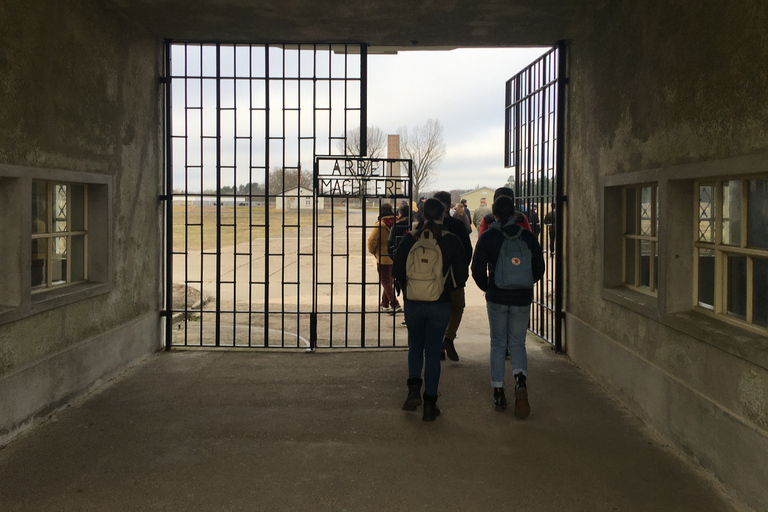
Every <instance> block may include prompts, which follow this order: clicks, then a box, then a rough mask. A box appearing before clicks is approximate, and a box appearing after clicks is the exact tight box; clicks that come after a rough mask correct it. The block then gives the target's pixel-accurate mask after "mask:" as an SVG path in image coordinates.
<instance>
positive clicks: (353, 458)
mask: <svg viewBox="0 0 768 512" xmlns="http://www.w3.org/2000/svg"><path fill="white" fill-rule="evenodd" d="M467 313H468V315H467V316H468V321H466V322H465V323H464V325H463V326H462V329H461V331H460V341H459V342H458V343H457V348H458V350H459V353H460V356H461V360H460V361H459V362H458V363H452V362H446V363H445V364H444V365H443V371H442V378H441V386H440V392H441V397H440V399H439V402H438V403H439V405H440V407H441V408H442V414H441V416H440V417H439V418H438V419H437V420H436V421H435V422H434V423H432V424H429V423H425V422H423V421H421V411H419V412H417V413H409V412H404V411H402V410H401V409H400V406H401V405H402V401H403V400H404V398H405V394H406V388H405V379H406V376H407V374H406V351H405V350H394V351H368V352H365V351H357V352H343V353H342V352H327V351H326V352H319V353H315V354H305V353H296V352H291V353H286V352H283V353H276V352H242V351H240V352H232V351H229V352H212V351H175V352H170V353H160V354H157V355H154V356H150V357H149V358H148V359H146V360H145V361H144V362H143V363H141V364H140V365H138V366H136V367H133V368H132V369H129V370H128V371H127V372H126V373H125V374H124V376H123V377H122V378H121V379H119V380H118V381H116V382H114V383H113V384H111V385H110V386H108V387H106V388H104V389H103V390H102V391H100V392H98V393H95V394H93V395H92V396H90V397H87V398H86V399H85V400H81V401H79V402H78V403H75V404H73V405H72V406H71V407H70V408H68V409H66V410H64V411H62V412H61V413H59V414H57V415H56V416H55V418H54V419H53V420H52V421H50V422H49V423H47V424H45V425H42V426H40V427H38V428H37V429H35V430H33V431H30V432H29V433H27V434H25V435H23V436H22V437H20V438H18V439H17V440H15V441H14V442H12V443H11V444H10V445H8V446H7V447H5V448H4V449H3V450H0V510H28V511H35V510H61V511H66V510H77V511H85V510H99V511H102V510H334V511H338V510H355V511H359V510H422V509H425V510H482V511H487V510H510V509H515V510H531V511H553V510H568V511H589V512H595V511H615V510H621V511H625V512H627V511H648V510H670V511H671V510H674V511H680V510H691V511H693V510H695V511H697V512H708V511H711V512H724V511H728V510H746V509H745V508H739V506H737V505H736V504H734V503H733V502H732V501H731V500H730V499H729V498H728V497H727V496H725V495H724V494H722V493H721V492H720V491H719V490H718V488H717V487H716V486H715V485H714V484H713V483H711V482H710V481H709V480H708V479H707V478H705V477H704V476H702V474H701V473H699V472H698V471H697V470H695V469H693V467H692V466H690V465H688V464H687V463H686V462H684V461H683V460H682V459H680V458H679V457H678V456H677V455H676V454H675V453H673V452H672V451H671V450H670V449H669V448H668V447H667V446H666V444H665V443H664V442H663V441H661V440H660V439H659V438H657V437H655V436H654V435H652V434H651V433H650V432H649V431H648V430H647V429H646V428H645V427H644V425H643V424H642V423H641V422H640V421H639V420H638V419H637V418H636V417H634V416H633V415H631V414H629V413H628V412H627V410H626V409H624V408H622V407H621V406H620V405H619V404H618V403H617V402H614V401H613V400H612V399H610V398H609V397H608V396H607V395H606V394H605V393H604V392H603V390H602V389H601V388H599V387H598V386H597V385H596V384H595V383H594V382H593V381H592V380H590V379H589V378H587V377H586V376H585V375H584V374H583V373H581V372H580V371H579V370H578V369H577V368H576V367H575V366H574V365H573V364H571V363H570V362H569V361H568V359H567V358H565V357H563V356H559V355H556V354H554V353H553V352H552V350H551V349H550V347H549V345H547V344H544V343H541V342H538V341H534V340H533V339H529V354H530V374H531V379H530V393H531V404H532V413H531V416H530V417H529V418H528V419H526V420H524V421H519V420H517V419H515V418H514V416H513V415H512V412H511V410H507V411H505V412H504V413H499V412H496V411H494V410H493V407H492V403H491V394H492V393H491V388H490V383H489V375H488V367H487V366H488V365H487V358H488V342H487V320H485V315H484V308H483V307H482V306H473V307H471V308H469V309H468V311H467Z"/></svg>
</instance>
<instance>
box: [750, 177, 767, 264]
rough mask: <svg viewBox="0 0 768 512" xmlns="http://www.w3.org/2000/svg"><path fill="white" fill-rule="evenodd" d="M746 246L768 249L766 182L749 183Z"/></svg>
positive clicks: (753, 181)
mask: <svg viewBox="0 0 768 512" xmlns="http://www.w3.org/2000/svg"><path fill="white" fill-rule="evenodd" d="M748 219H749V220H748V230H749V235H748V238H747V240H748V244H749V246H750V247H759V248H761V249H768V180H750V181H749V212H748Z"/></svg>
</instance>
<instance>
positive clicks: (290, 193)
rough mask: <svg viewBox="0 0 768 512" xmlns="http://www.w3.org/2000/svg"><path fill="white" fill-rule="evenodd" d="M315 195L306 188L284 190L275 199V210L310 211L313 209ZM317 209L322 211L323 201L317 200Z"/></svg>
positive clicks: (322, 199)
mask: <svg viewBox="0 0 768 512" xmlns="http://www.w3.org/2000/svg"><path fill="white" fill-rule="evenodd" d="M314 196H315V194H314V192H313V191H312V189H309V188H306V187H294V188H292V189H290V190H286V191H285V192H284V193H283V195H282V196H277V197H275V210H296V209H300V210H311V209H312V208H313V207H314V201H315V197H314ZM316 200H317V207H318V208H320V209H322V208H323V207H324V205H325V200H324V198H322V197H318V198H317V199H316Z"/></svg>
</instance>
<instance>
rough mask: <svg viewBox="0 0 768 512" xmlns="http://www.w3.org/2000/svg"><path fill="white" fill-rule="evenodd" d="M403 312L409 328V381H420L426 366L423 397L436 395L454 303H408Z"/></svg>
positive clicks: (407, 301)
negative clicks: (442, 346) (443, 349)
mask: <svg viewBox="0 0 768 512" xmlns="http://www.w3.org/2000/svg"><path fill="white" fill-rule="evenodd" d="M403 313H404V316H405V325H406V327H407V328H408V378H411V379H420V378H421V369H422V367H423V368H424V394H426V395H437V386H438V384H439V383H440V346H441V345H442V344H443V335H444V334H445V328H446V327H448V322H449V321H450V320H451V303H450V302H417V301H412V300H406V301H405V304H404V305H403Z"/></svg>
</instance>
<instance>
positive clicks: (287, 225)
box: [173, 205, 344, 251]
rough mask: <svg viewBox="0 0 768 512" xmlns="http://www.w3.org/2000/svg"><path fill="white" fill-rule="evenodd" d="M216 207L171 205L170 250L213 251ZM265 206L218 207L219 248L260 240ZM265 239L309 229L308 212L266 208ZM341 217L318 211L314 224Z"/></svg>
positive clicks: (329, 212)
mask: <svg viewBox="0 0 768 512" xmlns="http://www.w3.org/2000/svg"><path fill="white" fill-rule="evenodd" d="M216 208H217V207H216V206H189V207H188V208H186V207H185V206H183V205H174V207H173V250H174V251H184V250H185V248H186V250H190V251H197V250H200V249H201V248H202V247H203V246H205V248H206V249H213V248H215V247H216V226H217V212H216ZM266 208H267V207H266V206H253V207H249V206H221V245H222V247H228V246H232V245H235V244H240V243H244V242H248V241H249V240H252V239H257V238H264V237H265V236H266V233H267V219H266V218H265V211H267V210H266ZM268 211H269V228H268V229H269V235H270V236H275V235H279V234H281V233H282V232H283V231H286V232H288V231H293V230H296V229H298V227H301V228H304V227H306V228H309V227H311V226H312V210H301V211H299V210H275V209H274V207H269V210H268ZM332 215H333V217H335V218H338V217H342V216H344V213H343V212H336V213H333V214H332V213H331V211H330V210H327V209H326V210H320V211H319V212H318V218H317V222H318V223H320V224H321V225H322V224H328V223H330V221H331V216H332Z"/></svg>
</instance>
